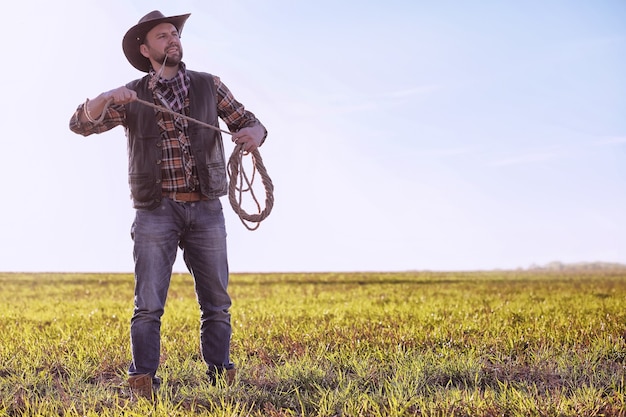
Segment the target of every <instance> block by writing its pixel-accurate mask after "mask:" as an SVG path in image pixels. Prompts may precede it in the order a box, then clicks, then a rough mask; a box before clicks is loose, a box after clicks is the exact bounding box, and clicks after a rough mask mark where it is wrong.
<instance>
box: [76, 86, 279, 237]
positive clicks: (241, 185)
mask: <svg viewBox="0 0 626 417" xmlns="http://www.w3.org/2000/svg"><path fill="white" fill-rule="evenodd" d="M135 101H137V102H138V103H141V104H143V105H145V106H148V107H152V108H153V109H156V110H158V111H161V112H165V113H170V114H172V115H174V116H176V117H181V118H183V119H186V120H188V121H190V122H193V123H196V124H199V125H201V126H204V127H208V128H209V129H213V130H215V131H218V132H222V133H225V134H227V135H231V136H232V133H231V132H229V131H227V130H222V129H220V128H219V127H216V126H213V125H212V124H209V123H205V122H203V121H201V120H197V119H194V118H192V117H189V116H186V115H184V114H180V113H177V112H175V111H173V110H170V109H168V108H167V107H163V106H159V105H157V104H154V103H151V102H149V101H145V100H141V99H139V98H138V99H136V100H135ZM88 102H89V99H87V100H86V101H85V114H86V115H87V116H88V119H89V120H90V121H91V122H92V123H100V122H102V120H104V117H105V113H106V110H107V108H108V107H109V105H111V103H112V102H113V100H109V101H107V103H106V104H105V106H104V109H102V113H101V114H100V117H99V118H98V119H97V120H93V119H92V118H91V117H90V115H89V112H88V111H87V103H88ZM247 155H251V158H252V176H251V177H250V178H249V177H248V175H247V173H246V172H245V170H244V169H243V158H244V156H247ZM227 171H228V199H229V201H230V205H231V207H232V208H233V210H234V211H235V213H237V216H239V219H240V220H241V223H242V224H243V225H244V226H245V227H246V228H247V229H248V230H256V229H258V228H259V226H260V225H261V222H262V221H263V220H265V219H266V218H267V216H269V215H270V212H271V211H272V208H273V207H274V185H273V183H272V180H271V178H270V177H269V175H268V174H267V170H266V169H265V165H263V159H262V158H261V154H260V153H259V150H258V149H255V150H254V151H252V152H246V151H244V150H243V148H242V146H241V145H235V149H233V152H232V154H231V155H230V158H229V160H228V166H227ZM257 171H258V172H259V174H260V175H261V181H262V183H263V186H264V189H265V208H264V209H263V210H261V205H260V203H259V200H258V199H257V197H256V195H255V193H254V189H253V188H252V184H253V183H254V177H255V174H256V172H257ZM248 192H249V193H250V196H251V198H252V201H253V202H254V204H255V205H256V208H257V213H255V214H250V213H247V212H246V211H245V210H244V209H243V207H242V204H243V196H244V193H248ZM249 223H252V225H250V224H249Z"/></svg>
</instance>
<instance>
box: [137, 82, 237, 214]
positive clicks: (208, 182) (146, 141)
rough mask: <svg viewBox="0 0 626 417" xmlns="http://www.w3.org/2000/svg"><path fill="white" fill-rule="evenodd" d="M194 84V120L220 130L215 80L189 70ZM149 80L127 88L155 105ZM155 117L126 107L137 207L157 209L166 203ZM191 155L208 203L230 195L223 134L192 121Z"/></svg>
mask: <svg viewBox="0 0 626 417" xmlns="http://www.w3.org/2000/svg"><path fill="white" fill-rule="evenodd" d="M187 74H188V75H189V79H190V88H189V105H190V108H189V116H190V117H192V118H194V119H197V120H200V121H203V122H205V123H208V124H211V125H213V126H216V127H217V126H219V122H218V115H217V103H216V101H215V96H216V91H215V84H214V81H213V77H212V76H211V75H210V74H207V73H202V72H196V71H190V70H187ZM149 79H150V77H149V76H145V77H143V78H141V79H138V80H135V81H131V82H130V83H128V84H127V85H126V87H128V88H130V89H131V90H135V91H136V92H137V97H138V98H140V99H142V100H145V101H148V102H150V103H152V102H153V97H152V91H151V90H150V89H149V88H148V81H149ZM154 113H155V111H154V109H153V108H151V107H148V106H146V105H144V104H141V103H137V102H131V103H128V104H126V137H127V139H128V182H129V185H130V191H131V197H132V200H133V207H135V208H138V209H153V208H155V207H157V206H158V205H159V204H160V202H161V199H162V189H161V162H162V161H161V159H162V148H163V140H162V138H161V132H160V129H159V127H158V125H157V121H156V116H155V114H154ZM188 125H189V129H188V132H189V140H190V144H191V153H192V154H193V156H194V158H195V162H196V168H197V172H198V179H199V181H200V191H201V192H202V194H204V195H205V196H207V197H209V198H218V197H220V196H223V195H225V194H226V193H227V190H228V183H227V179H226V162H225V161H226V159H225V155H224V144H223V142H222V135H221V133H220V132H218V131H215V130H213V129H210V128H208V127H205V126H201V125H199V124H197V123H194V122H192V121H189V123H188Z"/></svg>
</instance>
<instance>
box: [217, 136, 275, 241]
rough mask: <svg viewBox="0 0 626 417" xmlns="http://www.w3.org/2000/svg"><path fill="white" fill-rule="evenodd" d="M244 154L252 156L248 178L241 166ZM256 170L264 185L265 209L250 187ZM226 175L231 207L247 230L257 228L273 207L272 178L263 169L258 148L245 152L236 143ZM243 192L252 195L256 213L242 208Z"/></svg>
mask: <svg viewBox="0 0 626 417" xmlns="http://www.w3.org/2000/svg"><path fill="white" fill-rule="evenodd" d="M246 155H251V157H252V167H253V171H252V177H251V178H248V175H247V174H246V172H245V171H244V169H243V168H242V167H243V157H244V156H246ZM257 171H258V172H259V174H260V175H261V180H262V182H263V185H264V187H265V209H263V210H261V206H260V204H259V200H258V199H257V197H256V195H255V194H254V189H253V188H252V184H253V183H254V176H255V174H256V172H257ZM228 177H229V178H230V182H229V185H228V199H229V201H230V205H231V207H232V208H233V210H234V211H235V213H237V215H238V216H239V219H240V220H241V223H243V225H244V226H245V227H246V228H247V229H248V230H256V229H258V228H259V226H260V225H261V222H262V221H263V220H264V219H265V218H266V217H267V216H269V214H270V212H271V211H272V207H274V185H273V184H272V180H271V179H270V177H269V175H267V170H266V169H265V165H263V159H262V158H261V154H260V153H259V150H258V149H255V150H254V151H252V152H245V151H244V150H243V149H242V147H241V145H237V146H236V147H235V149H234V150H233V153H232V154H231V156H230V159H229V160H228ZM233 179H239V181H233ZM245 192H249V193H250V196H251V197H252V200H253V201H254V203H255V205H256V208H257V213H256V214H249V213H247V212H246V211H245V210H244V209H243V208H242V203H243V194H244V193H245ZM247 222H248V223H253V225H252V226H251V225H249V224H248V223H247Z"/></svg>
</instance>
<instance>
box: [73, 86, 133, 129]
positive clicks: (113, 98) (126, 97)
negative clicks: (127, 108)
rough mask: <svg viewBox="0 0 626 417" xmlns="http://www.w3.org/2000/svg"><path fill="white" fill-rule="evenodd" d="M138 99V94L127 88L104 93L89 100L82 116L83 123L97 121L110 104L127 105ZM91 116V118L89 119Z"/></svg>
mask: <svg viewBox="0 0 626 417" xmlns="http://www.w3.org/2000/svg"><path fill="white" fill-rule="evenodd" d="M136 99H137V93H136V92H135V91H133V90H130V89H128V88H126V87H125V86H122V87H118V88H116V89H113V90H111V91H107V92H104V93H102V94H100V95H99V96H98V97H96V98H94V99H93V100H87V102H86V103H85V108H84V111H83V113H81V115H80V120H81V122H86V121H87V120H91V121H93V120H96V119H99V118H100V115H101V114H102V112H103V111H104V109H105V107H106V106H107V105H108V104H109V102H111V103H113V104H126V103H130V102H131V101H135V100H136ZM87 115H89V118H88V117H87Z"/></svg>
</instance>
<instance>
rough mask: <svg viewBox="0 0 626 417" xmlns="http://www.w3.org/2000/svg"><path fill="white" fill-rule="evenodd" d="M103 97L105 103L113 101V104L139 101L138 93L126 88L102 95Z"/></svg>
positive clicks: (119, 88)
mask: <svg viewBox="0 0 626 417" xmlns="http://www.w3.org/2000/svg"><path fill="white" fill-rule="evenodd" d="M102 96H104V99H105V101H110V100H113V104H126V103H130V102H131V101H135V100H137V92H136V91H134V90H130V89H128V88H127V87H125V86H122V87H118V88H115V89H113V90H111V91H107V92H106V93H102Z"/></svg>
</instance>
